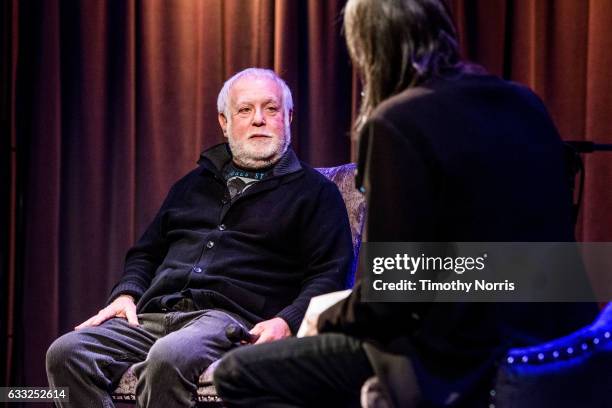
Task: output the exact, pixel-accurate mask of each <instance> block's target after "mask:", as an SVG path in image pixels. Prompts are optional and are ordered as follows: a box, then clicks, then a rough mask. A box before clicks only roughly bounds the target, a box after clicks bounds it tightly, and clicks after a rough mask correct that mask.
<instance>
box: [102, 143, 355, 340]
mask: <svg viewBox="0 0 612 408" xmlns="http://www.w3.org/2000/svg"><path fill="white" fill-rule="evenodd" d="M229 160H231V153H230V150H229V147H228V145H227V144H221V145H217V146H215V147H213V148H211V149H209V150H207V151H205V152H204V153H202V156H201V158H200V161H199V162H198V163H199V167H198V168H196V169H195V170H193V171H192V172H190V173H189V174H187V175H186V176H185V177H183V178H182V179H180V180H179V181H178V182H177V183H176V184H175V185H174V186H173V187H172V189H171V190H170V192H169V194H168V196H167V198H166V200H165V201H164V203H163V205H162V207H161V209H160V210H159V212H158V213H157V215H156V217H155V219H154V220H153V222H152V223H151V225H150V226H149V227H148V228H147V229H146V231H145V232H144V234H143V235H142V237H141V238H140V239H139V240H138V242H137V243H136V244H135V245H134V247H132V248H131V249H130V250H129V251H128V253H127V256H126V261H125V272H124V276H123V278H122V279H121V280H120V281H119V283H118V284H117V285H116V286H115V287H114V288H113V290H112V292H111V295H110V297H109V302H111V301H112V300H113V299H115V298H116V297H117V296H119V295H120V294H130V295H132V296H134V297H135V298H136V299H138V304H137V310H138V313H145V312H166V311H168V309H169V304H171V303H172V302H173V301H175V300H176V299H177V298H180V297H188V298H191V299H193V301H194V304H195V305H196V307H197V308H198V309H205V308H216V309H223V310H227V311H229V312H233V313H237V314H238V315H240V316H242V317H243V318H245V319H247V320H249V321H250V322H252V323H256V322H259V321H262V320H266V319H270V318H273V317H275V316H278V317H281V318H283V319H284V320H285V321H286V322H287V323H288V324H289V327H290V328H291V331H292V332H293V333H295V332H296V331H297V329H298V327H299V324H300V322H301V320H302V318H303V316H304V313H305V311H306V307H307V306H308V302H309V300H310V298H311V297H312V296H316V295H319V294H322V293H326V292H330V291H334V290H338V289H341V288H342V286H343V283H344V282H346V275H347V273H349V272H350V269H351V264H352V258H353V250H352V242H351V232H350V228H349V221H348V216H347V212H346V207H345V205H344V201H343V200H342V196H341V195H340V192H339V191H338V188H337V187H336V185H335V184H334V183H332V182H331V181H329V180H328V179H326V178H325V177H324V176H323V175H321V174H320V173H319V172H317V171H316V170H314V169H312V168H311V167H309V166H307V165H305V164H303V163H301V162H300V161H299V160H298V159H297V157H296V156H295V153H294V152H293V151H292V150H291V149H289V150H288V151H287V153H286V154H285V155H284V156H283V157H282V158H281V159H280V161H279V162H278V163H277V164H276V165H275V166H274V168H273V169H272V174H271V175H269V176H268V177H267V178H265V179H264V180H262V181H260V182H258V183H256V184H255V185H253V186H252V187H250V188H249V189H248V190H246V192H245V193H244V194H243V195H242V196H240V197H239V198H238V199H234V200H233V201H232V200H230V199H229V193H228V190H227V188H226V185H225V181H224V179H223V177H222V174H221V169H222V168H223V166H224V165H225V164H226V163H227V162H228V161H229Z"/></svg>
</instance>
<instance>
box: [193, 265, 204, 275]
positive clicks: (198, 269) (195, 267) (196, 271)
mask: <svg viewBox="0 0 612 408" xmlns="http://www.w3.org/2000/svg"><path fill="white" fill-rule="evenodd" d="M193 271H194V272H195V273H200V272H202V268H200V267H199V266H194V267H193Z"/></svg>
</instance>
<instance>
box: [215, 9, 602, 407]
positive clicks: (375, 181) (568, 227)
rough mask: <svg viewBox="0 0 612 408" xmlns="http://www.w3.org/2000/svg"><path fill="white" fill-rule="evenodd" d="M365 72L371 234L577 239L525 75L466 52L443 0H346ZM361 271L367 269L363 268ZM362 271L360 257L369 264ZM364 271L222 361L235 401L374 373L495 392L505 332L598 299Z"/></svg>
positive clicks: (456, 391)
mask: <svg viewBox="0 0 612 408" xmlns="http://www.w3.org/2000/svg"><path fill="white" fill-rule="evenodd" d="M344 30H345V35H346V41H347V44H348V48H349V52H350V56H351V59H352V61H353V64H354V66H355V68H356V69H357V71H358V72H359V73H360V76H361V79H362V83H363V94H362V95H363V98H362V101H361V108H360V112H359V116H358V118H357V120H356V122H355V129H354V131H355V134H356V135H358V139H359V163H358V173H357V178H356V179H357V187H358V188H359V189H360V190H361V191H363V192H364V193H365V195H366V202H367V216H366V225H365V240H366V241H368V242H538V241H542V242H566V241H569V242H571V241H573V240H574V237H573V221H572V209H571V197H570V190H569V186H568V185H567V182H566V175H565V165H564V156H563V145H562V141H561V139H560V137H559V135H558V132H557V130H556V128H555V126H554V124H553V122H552V120H551V118H550V116H549V114H548V113H547V110H546V108H545V107H544V105H543V103H542V102H541V101H540V99H539V98H538V97H537V96H536V95H535V94H534V93H533V92H532V91H530V90H529V89H528V88H526V87H524V86H521V85H518V84H515V83H511V82H508V81H504V80H502V79H500V78H497V77H495V76H492V75H489V74H488V73H487V72H486V71H485V70H484V69H483V68H481V67H479V66H476V65H473V64H470V63H467V62H465V61H462V59H461V58H460V55H459V50H458V45H457V44H458V41H457V34H456V31H455V28H454V26H453V23H452V19H451V16H450V12H449V9H448V7H447V5H446V4H445V3H444V2H443V1H442V0H349V1H348V2H347V5H346V8H345V11H344ZM362 272H363V271H362ZM364 273H365V272H364ZM362 291H363V284H362V282H361V281H358V282H357V284H356V285H355V287H354V288H353V291H352V293H351V294H350V296H348V297H347V298H346V299H344V300H343V301H341V302H339V303H337V304H336V305H334V306H332V307H331V308H330V309H328V310H327V311H325V312H324V313H323V314H321V316H320V317H319V320H318V332H319V335H317V336H313V337H307V338H302V339H291V338H290V339H284V340H282V341H279V342H276V343H273V344H269V345H261V346H245V347H243V348H239V349H236V350H234V351H233V352H231V353H230V354H228V355H227V356H226V357H225V358H224V359H223V360H222V362H221V364H220V365H219V366H218V368H217V371H216V372H215V384H216V385H217V390H218V392H219V395H220V396H221V398H222V399H223V401H224V402H225V403H226V404H227V405H228V406H230V407H232V406H353V405H358V404H359V391H360V388H361V386H362V385H363V384H364V382H366V381H367V380H368V379H369V378H370V377H372V376H373V375H376V376H377V377H378V379H379V383H380V384H381V392H382V395H386V397H387V400H388V402H389V404H390V405H392V406H398V407H416V406H419V407H438V406H453V407H458V406H462V407H480V406H487V405H488V400H487V399H488V390H489V389H491V388H490V387H491V386H492V384H493V381H494V374H495V367H496V363H497V362H499V361H500V359H501V357H502V356H503V355H504V353H505V352H506V351H507V350H508V349H509V348H510V347H517V346H525V345H529V344H536V343H539V342H542V341H545V340H547V339H551V338H554V337H557V336H560V335H563V334H566V333H569V332H571V331H573V330H575V329H577V328H578V327H581V326H582V325H585V324H587V323H588V322H590V321H591V320H592V318H593V317H594V316H595V315H596V312H597V311H596V308H595V306H594V305H593V304H588V303H585V304H582V305H578V304H571V303H567V304H533V303H505V304H502V303H468V302H465V303H437V302H436V303H431V302H430V303H410V302H406V303H377V302H365V301H363V300H362Z"/></svg>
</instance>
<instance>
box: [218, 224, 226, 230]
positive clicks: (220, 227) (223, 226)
mask: <svg viewBox="0 0 612 408" xmlns="http://www.w3.org/2000/svg"><path fill="white" fill-rule="evenodd" d="M217 228H219V231H225V224H221V225H219V226H218V227H217Z"/></svg>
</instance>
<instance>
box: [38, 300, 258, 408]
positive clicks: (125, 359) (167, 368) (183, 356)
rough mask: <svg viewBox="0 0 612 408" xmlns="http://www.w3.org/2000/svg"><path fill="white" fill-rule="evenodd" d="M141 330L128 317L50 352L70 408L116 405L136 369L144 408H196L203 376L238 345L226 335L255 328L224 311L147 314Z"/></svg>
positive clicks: (54, 380) (54, 379) (74, 336)
mask: <svg viewBox="0 0 612 408" xmlns="http://www.w3.org/2000/svg"><path fill="white" fill-rule="evenodd" d="M138 321H139V322H140V326H139V327H134V326H130V325H129V324H128V322H127V320H125V319H123V318H113V319H110V320H107V321H105V322H104V323H102V324H101V325H99V326H96V327H88V328H85V329H81V330H78V331H72V332H70V333H66V334H64V335H63V336H61V337H59V338H58V339H57V340H55V342H53V344H51V346H50V347H49V350H48V351H47V377H48V379H49V386H51V387H69V395H70V402H69V403H61V404H59V406H67V407H70V406H72V407H88V408H89V407H91V408H94V407H113V406H114V404H113V401H112V400H111V397H110V393H111V392H112V391H113V390H114V388H115V387H116V386H117V384H118V382H119V380H120V378H121V376H122V375H123V373H124V372H125V371H126V370H127V369H128V368H129V367H130V366H131V365H132V364H135V363H137V364H136V366H135V374H136V376H137V377H138V382H137V386H136V398H137V405H138V406H140V407H165V408H167V407H191V406H194V405H195V399H194V396H195V393H196V390H197V384H198V378H199V376H200V374H202V372H203V371H204V370H205V369H206V368H207V367H208V366H209V365H210V364H211V363H212V362H214V361H215V360H218V359H219V358H220V357H221V356H222V355H223V354H224V353H225V352H226V351H228V350H230V349H232V348H234V347H235V344H233V343H231V342H230V341H229V340H228V339H227V338H226V336H225V328H226V326H227V325H228V324H230V323H239V324H242V325H243V326H245V327H247V328H249V327H250V324H249V323H247V322H246V321H244V320H243V319H241V318H240V317H238V316H236V315H233V314H229V313H227V312H224V311H220V310H200V311H194V312H170V313H144V314H140V315H138Z"/></svg>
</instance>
